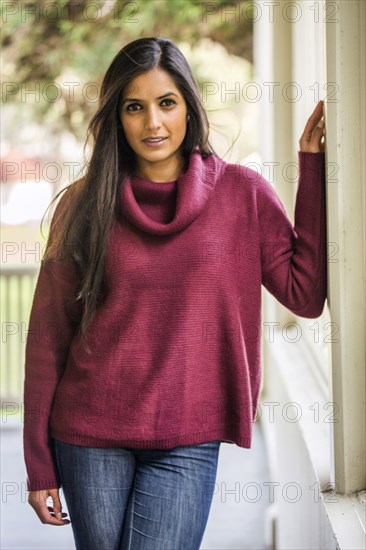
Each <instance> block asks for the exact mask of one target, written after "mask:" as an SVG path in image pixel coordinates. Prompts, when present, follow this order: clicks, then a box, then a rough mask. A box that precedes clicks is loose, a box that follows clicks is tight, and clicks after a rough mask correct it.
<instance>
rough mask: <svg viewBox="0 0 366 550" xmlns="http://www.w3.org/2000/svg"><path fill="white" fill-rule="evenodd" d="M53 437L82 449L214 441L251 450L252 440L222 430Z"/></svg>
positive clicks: (54, 433) (163, 446)
mask: <svg viewBox="0 0 366 550" xmlns="http://www.w3.org/2000/svg"><path fill="white" fill-rule="evenodd" d="M51 436H52V437H53V438H55V439H58V440H60V441H63V442H64V443H71V444H73V445H80V446H82V447H99V448H100V447H128V448H135V449H142V448H145V449H171V448H173V447H178V446H182V445H199V444H200V443H208V442H209V441H214V440H221V441H224V442H226V443H235V444H236V445H238V446H239V447H244V448H246V449H250V447H251V440H252V438H251V437H240V436H236V435H231V434H230V433H227V432H224V431H222V430H216V431H215V430H211V431H209V432H198V433H194V434H185V435H177V436H174V437H167V438H164V439H103V438H99V437H98V438H97V437H91V436H86V435H81V434H68V433H65V432H62V431H58V430H53V431H52V433H51Z"/></svg>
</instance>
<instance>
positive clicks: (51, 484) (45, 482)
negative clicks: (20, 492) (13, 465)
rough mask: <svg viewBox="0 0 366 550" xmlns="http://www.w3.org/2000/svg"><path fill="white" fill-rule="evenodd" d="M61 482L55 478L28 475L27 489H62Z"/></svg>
mask: <svg viewBox="0 0 366 550" xmlns="http://www.w3.org/2000/svg"><path fill="white" fill-rule="evenodd" d="M60 487H61V483H59V482H58V481H55V480H54V479H33V480H32V481H30V479H29V477H27V491H43V490H45V489H60Z"/></svg>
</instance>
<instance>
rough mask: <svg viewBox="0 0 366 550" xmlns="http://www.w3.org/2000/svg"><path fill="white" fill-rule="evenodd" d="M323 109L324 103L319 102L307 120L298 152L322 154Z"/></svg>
mask: <svg viewBox="0 0 366 550" xmlns="http://www.w3.org/2000/svg"><path fill="white" fill-rule="evenodd" d="M323 107H324V102H323V101H322V100H321V101H319V103H318V105H317V106H316V107H315V109H314V111H313V113H312V115H311V116H310V118H309V119H308V121H307V123H306V126H305V130H304V132H303V134H302V136H301V138H300V140H299V145H300V151H304V152H306V153H323V152H324V146H325V122H324V111H323ZM323 138H324V139H323Z"/></svg>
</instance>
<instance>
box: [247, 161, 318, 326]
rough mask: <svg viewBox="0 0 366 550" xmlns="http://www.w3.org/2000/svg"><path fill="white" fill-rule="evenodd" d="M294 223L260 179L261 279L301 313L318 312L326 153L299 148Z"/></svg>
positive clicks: (277, 296)
mask: <svg viewBox="0 0 366 550" xmlns="http://www.w3.org/2000/svg"><path fill="white" fill-rule="evenodd" d="M298 158H299V180H298V188H297V194H296V204H295V218H294V227H293V226H292V224H291V222H290V220H289V219H288V216H287V214H286V211H285V208H284V206H283V204H282V202H281V200H280V199H279V197H278V195H277V193H276V192H275V190H274V188H273V187H272V186H271V185H270V184H269V183H268V182H267V181H266V180H265V179H264V178H261V179H260V181H259V186H258V194H257V206H258V218H259V230H260V240H261V243H260V246H261V263H262V283H263V285H264V286H265V288H267V290H268V291H269V292H270V293H271V294H272V295H273V296H274V297H275V298H276V299H277V300H278V301H279V302H280V303H281V304H283V305H284V306H285V307H286V308H288V309H289V310H290V311H292V312H293V313H295V314H296V315H299V316H300V317H306V318H316V317H319V316H320V315H321V314H322V312H323V308H324V303H325V299H326V296H327V243H326V199H325V154H324V153H308V152H302V151H299V152H298Z"/></svg>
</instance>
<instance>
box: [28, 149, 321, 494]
mask: <svg viewBox="0 0 366 550" xmlns="http://www.w3.org/2000/svg"><path fill="white" fill-rule="evenodd" d="M298 157H299V181H298V188H297V194H296V205H295V221H294V226H292V224H291V222H290V220H289V218H288V217H287V214H286V211H285V208H284V206H283V204H282V202H281V200H280V199H279V197H278V195H277V193H276V191H275V190H274V188H273V186H272V185H271V184H270V183H269V182H268V181H267V180H266V179H265V178H263V177H262V176H261V175H260V174H258V173H257V172H255V171H253V170H251V169H249V168H247V167H245V166H241V165H239V164H230V163H227V162H225V161H224V160H222V159H220V158H218V157H217V156H216V155H214V154H212V155H210V156H209V157H207V158H203V157H202V156H201V154H200V152H199V150H198V148H196V149H195V150H194V151H193V153H192V154H191V156H190V158H189V165H188V168H187V170H186V171H185V172H182V173H181V174H180V175H179V177H178V179H177V180H176V181H171V182H164V183H163V182H161V183H158V182H153V181H148V180H146V179H144V178H141V177H137V176H127V179H126V180H125V181H123V180H121V182H122V181H123V185H120V186H119V195H118V197H119V201H120V214H119V215H118V216H116V217H115V219H114V222H113V225H112V228H111V231H110V239H109V244H108V250H107V251H106V254H107V259H106V268H105V278H106V283H107V293H106V298H105V301H104V302H103V303H102V304H101V305H99V307H98V309H97V311H96V315H95V317H94V320H93V322H92V325H91V326H90V328H89V331H88V342H89V347H90V350H91V353H88V352H87V351H86V350H85V348H84V347H83V346H82V345H81V342H80V339H79V337H77V335H76V327H77V323H75V322H74V321H73V320H72V319H71V315H70V312H72V310H73V307H74V306H73V305H72V299H73V298H74V297H75V295H76V289H77V284H78V276H77V271H76V268H75V266H74V264H73V261H71V260H70V261H63V262H61V261H56V260H54V261H47V262H46V261H43V262H42V264H41V268H40V271H39V275H38V280H37V285H36V289H35V293H34V298H33V305H32V309H31V314H30V319H29V332H28V337H27V342H26V357H25V379H24V430H23V437H24V458H25V463H26V468H27V487H28V490H39V489H47V488H60V487H61V480H60V476H59V472H58V470H57V463H56V461H55V454H54V447H53V440H52V438H53V437H54V438H57V439H59V440H61V441H64V442H67V443H72V444H75V445H81V446H91V447H122V446H123V447H127V448H155V449H170V448H173V447H175V446H179V445H194V444H199V443H203V442H208V441H211V440H216V439H218V440H221V441H226V442H230V443H235V444H236V445H238V446H240V447H244V448H250V447H251V441H252V429H253V422H254V421H255V415H256V410H257V404H258V398H259V390H260V382H261V348H260V344H261V333H262V331H261V285H263V286H264V287H265V288H266V289H267V290H268V291H269V292H270V293H271V294H272V295H273V296H275V298H276V299H277V300H278V301H279V302H280V303H281V304H283V305H284V306H285V307H286V308H288V309H289V310H290V311H292V312H293V313H295V314H296V315H299V316H301V317H306V318H316V317H318V316H320V315H321V313H322V311H323V307H324V303H325V298H326V292H327V259H326V206H325V159H324V153H305V152H299V153H298ZM121 175H122V174H121ZM124 175H126V174H124ZM68 192H69V191H66V193H65V194H64V195H63V196H62V198H61V200H60V201H59V203H58V205H57V208H56V211H55V215H54V218H53V220H52V224H53V225H52V224H51V233H50V239H51V238H52V231H53V228H54V227H55V224H56V222H54V220H56V219H57V215H58V214H60V213H61V212H62V208H63V207H64V206H65V205H66V204H67V200H68V199H67V196H68ZM60 219H61V218H60ZM74 313H77V311H74ZM79 313H80V312H79Z"/></svg>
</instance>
